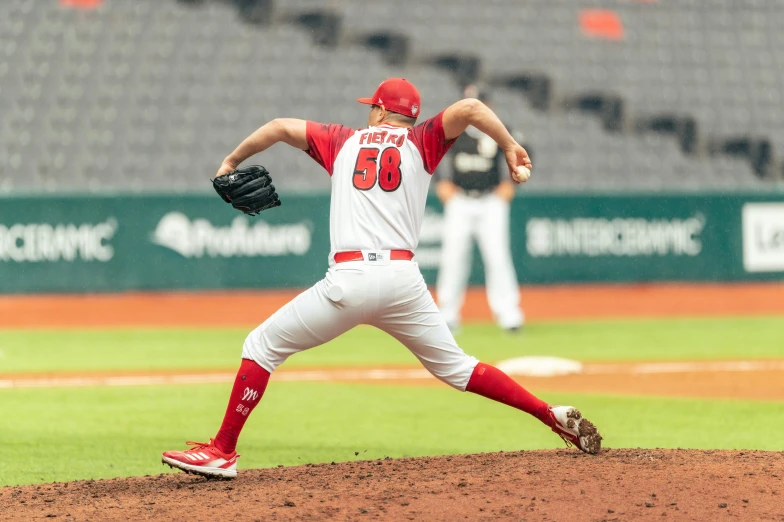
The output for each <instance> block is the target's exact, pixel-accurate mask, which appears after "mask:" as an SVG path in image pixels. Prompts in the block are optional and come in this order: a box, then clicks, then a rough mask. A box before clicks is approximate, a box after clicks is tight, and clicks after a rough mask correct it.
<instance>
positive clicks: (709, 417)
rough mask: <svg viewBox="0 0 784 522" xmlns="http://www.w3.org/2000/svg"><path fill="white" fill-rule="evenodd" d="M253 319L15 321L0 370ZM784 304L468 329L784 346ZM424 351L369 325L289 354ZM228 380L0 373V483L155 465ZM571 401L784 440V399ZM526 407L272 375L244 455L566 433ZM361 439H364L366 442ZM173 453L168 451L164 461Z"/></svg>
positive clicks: (203, 354) (756, 439) (618, 356)
mask: <svg viewBox="0 0 784 522" xmlns="http://www.w3.org/2000/svg"><path fill="white" fill-rule="evenodd" d="M246 332H247V331H246V330H102V331H40V332H39V331H2V332H0V374H5V375H8V374H13V373H18V372H57V371H83V370H90V371H92V370H129V369H135V370H143V369H165V368H171V369H196V368H215V369H222V370H233V369H234V368H236V366H237V364H238V360H239V359H238V358H239V354H240V349H241V345H242V341H243V339H244V336H245V334H246ZM783 339H784V319H782V318H748V319H699V320H636V321H592V322H574V323H540V324H535V325H531V326H530V327H528V328H527V329H526V331H525V332H524V333H523V334H521V335H517V336H512V335H508V334H505V333H503V332H500V331H499V330H497V329H496V328H495V327H493V326H467V327H465V329H464V331H463V333H462V334H461V335H460V336H459V338H458V341H459V342H460V344H461V345H462V346H463V347H464V348H465V349H466V351H468V352H469V353H472V354H474V355H476V356H477V357H479V358H480V359H482V360H486V361H498V360H501V359H505V358H508V357H513V356H518V355H526V354H527V355H543V354H547V355H560V356H565V357H572V358H576V359H580V360H583V361H591V360H635V359H636V360H657V359H658V360H677V359H731V358H743V359H749V358H782V357H784V342H782V340H783ZM383 364H397V365H400V364H411V365H415V364H416V361H415V359H414V358H413V356H411V355H410V354H409V353H408V352H407V351H406V350H405V348H403V347H402V346H400V345H399V344H398V343H397V342H396V341H394V340H393V339H391V338H389V337H387V336H385V335H384V334H383V333H381V332H379V331H377V330H374V329H372V328H359V329H356V330H355V331H352V332H350V333H349V334H348V335H346V336H344V337H342V338H340V339H338V340H336V341H333V342H332V343H329V344H328V345H325V346H323V347H319V348H317V349H314V350H312V351H310V352H308V353H304V354H300V355H298V356H295V357H293V358H292V359H291V360H290V361H289V362H288V363H287V365H288V366H327V365H333V366H348V365H363V366H370V365H372V366H379V365H383ZM229 388H230V385H228V384H225V385H224V384H221V385H187V386H156V387H125V388H122V387H114V388H70V389H0V411H2V415H1V416H0V434H1V435H0V437H1V438H0V442H2V444H0V448H2V449H0V452H2V458H0V485H15V484H27V483H36V482H51V481H65V480H73V479H86V478H100V477H117V476H128V475H144V474H153V473H159V472H162V471H164V468H163V467H162V466H161V464H160V462H159V457H160V452H161V451H163V450H167V449H179V448H181V447H183V442H184V441H185V440H186V439H189V440H193V439H195V440H206V439H207V438H209V437H210V436H212V435H214V432H215V430H216V428H217V426H218V424H219V423H220V419H221V417H222V415H223V409H224V408H225V401H226V399H227V395H228V391H229ZM544 398H545V399H546V400H548V401H550V402H552V403H561V404H573V405H575V406H579V407H580V408H581V409H582V410H583V412H584V413H585V414H586V416H588V417H589V418H591V420H593V421H594V422H595V423H596V424H597V425H599V426H600V427H601V429H602V432H603V433H604V435H605V442H606V445H607V446H609V447H690V448H728V449H729V448H749V449H752V448H753V449H769V450H784V442H782V439H781V438H780V437H775V436H771V433H777V432H780V431H781V430H782V429H784V408H782V407H781V403H770V402H750V401H721V400H695V399H672V398H655V397H644V398H643V397H615V396H599V395H579V396H578V395H564V394H544ZM562 445H563V444H562V443H561V441H560V439H559V438H557V437H556V436H555V435H554V434H552V433H550V432H549V431H548V430H547V429H545V428H544V427H542V426H541V425H539V424H538V422H537V421H535V420H533V419H530V418H528V417H527V416H526V415H524V414H521V413H519V412H517V411H515V410H512V409H510V408H507V407H504V406H502V405H499V404H495V403H491V402H489V401H487V400H485V399H482V398H480V397H477V396H474V395H471V394H463V393H459V392H456V391H454V390H451V389H449V388H447V387H445V386H434V387H422V388H418V387H410V386H405V387H393V386H387V385H359V384H337V383H293V382H288V383H275V382H274V376H273V382H272V383H271V385H270V387H269V389H268V392H267V394H266V395H265V398H264V400H263V401H262V403H261V405H260V406H259V407H258V408H257V409H256V411H255V412H254V414H253V416H252V417H251V419H250V420H249V422H248V426H247V427H246V429H245V432H244V433H243V437H242V438H241V440H240V446H239V452H240V453H241V454H243V457H242V459H241V460H240V467H241V468H242V467H245V468H248V467H263V466H273V465H278V464H283V465H293V464H301V463H307V462H329V461H346V460H355V459H368V458H378V457H384V456H391V457H400V456H415V455H435V454H446V453H468V452H481V451H498V450H518V449H539V448H558V447H562ZM355 452H358V453H359V455H355ZM168 469H169V468H168V467H166V468H165V470H168Z"/></svg>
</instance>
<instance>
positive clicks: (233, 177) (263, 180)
mask: <svg viewBox="0 0 784 522" xmlns="http://www.w3.org/2000/svg"><path fill="white" fill-rule="evenodd" d="M212 186H213V187H214V188H215V192H217V193H218V195H219V196H220V197H221V198H223V201H225V202H226V203H229V204H231V206H232V207H234V208H236V209H237V210H240V211H242V212H245V213H246V214H248V215H250V216H255V215H256V214H258V213H259V212H261V211H263V210H267V209H268V208H272V207H279V206H280V200H279V199H278V194H277V192H275V185H273V184H272V178H271V177H270V174H269V172H267V169H265V168H264V167H262V166H261V165H250V166H248V167H245V168H242V169H237V170H235V171H233V172H229V173H228V174H224V175H223V176H218V177H217V178H215V179H213V180H212Z"/></svg>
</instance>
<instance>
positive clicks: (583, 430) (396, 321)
mask: <svg viewBox="0 0 784 522" xmlns="http://www.w3.org/2000/svg"><path fill="white" fill-rule="evenodd" d="M414 270H415V271H416V275H414V273H413V271H414ZM395 276H396V277H395V283H396V288H403V289H406V290H408V292H409V294H410V296H411V297H412V298H413V299H409V300H401V297H402V295H395V296H394V297H392V298H391V299H390V306H389V307H387V309H386V312H385V313H384V314H383V315H382V316H381V317H379V319H378V320H377V321H376V322H374V323H373V325H374V326H376V327H377V328H380V329H382V330H384V331H385V332H387V333H389V334H390V335H392V336H393V337H395V339H397V340H398V341H400V342H401V343H403V344H404V345H405V346H406V347H407V348H408V349H409V350H411V352H412V353H413V354H414V355H415V356H416V357H417V359H419V361H420V362H421V363H422V364H423V365H424V366H425V368H427V370H428V371H429V372H430V373H432V374H433V375H434V376H435V377H437V378H438V379H440V380H441V381H443V382H445V383H446V384H449V385H450V386H452V387H454V388H457V389H458V390H461V391H469V392H472V393H475V394H477V395H481V396H483V397H486V398H488V399H492V400H494V401H497V402H500V403H502V404H506V405H508V406H511V407H513V408H516V409H518V410H521V411H524V412H526V413H528V414H530V415H533V416H534V417H536V418H537V419H539V420H540V421H541V422H543V423H544V424H545V425H547V426H548V427H549V428H551V429H552V430H553V431H555V432H556V433H557V434H558V435H559V436H561V437H562V438H564V440H567V441H568V442H569V443H572V444H574V445H575V446H577V447H578V448H580V449H581V450H583V451H585V452H587V453H598V452H599V449H600V448H601V440H602V438H601V435H599V432H598V431H597V430H596V428H595V427H594V426H593V424H591V423H590V422H589V421H588V420H587V419H584V418H583V417H582V416H581V415H580V413H579V412H578V411H577V410H576V409H574V408H572V407H569V406H555V407H551V406H550V405H548V404H547V403H546V402H544V401H543V400H541V399H539V398H538V397H536V396H535V395H533V394H532V393H530V392H529V391H528V390H526V389H525V388H523V387H522V386H521V385H520V384H519V383H517V382H516V381H515V380H514V379H512V378H511V377H509V376H508V375H506V374H505V373H504V372H502V371H501V370H499V369H498V368H495V367H493V366H491V365H489V364H484V363H480V362H479V361H478V360H477V359H475V358H474V357H471V356H469V355H466V353H465V352H464V351H463V350H462V349H461V348H460V347H459V346H457V343H456V342H455V338H454V336H453V335H452V333H451V332H450V331H449V328H448V327H447V325H446V322H445V321H444V319H443V317H442V316H441V315H440V314H439V312H438V308H437V307H436V305H435V302H433V298H432V296H431V295H430V292H428V291H427V288H426V287H425V283H424V280H423V279H422V276H421V274H419V270H418V269H417V267H416V264H413V263H412V264H411V268H410V269H408V270H405V271H400V272H396V274H395ZM417 276H418V277H417Z"/></svg>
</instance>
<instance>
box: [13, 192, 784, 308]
mask: <svg viewBox="0 0 784 522" xmlns="http://www.w3.org/2000/svg"><path fill="white" fill-rule="evenodd" d="M282 199H283V205H282V206H281V207H278V208H275V209H272V210H270V211H267V212H264V213H263V214H262V215H261V216H257V217H246V216H244V215H242V214H239V213H237V212H235V211H233V210H232V209H230V208H229V207H228V206H227V205H225V204H224V203H223V202H221V201H220V200H218V198H216V197H215V196H214V195H212V194H204V195H122V196H120V195H103V196H89V197H88V196H84V197H83V196H51V197H21V196H19V197H3V198H0V293H23V292H25V293H26V292H110V291H111V292H113V291H123V290H139V289H141V290H156V289H210V288H245V287H247V288H275V287H305V286H309V285H311V284H312V283H313V282H315V281H316V280H317V279H318V278H320V277H321V276H322V275H323V273H324V271H325V270H326V268H327V256H328V254H329V197H328V196H326V195H284V197H283V198H282ZM511 217H512V224H511V228H512V253H513V256H514V261H515V266H516V268H517V273H518V277H519V280H520V282H521V283H525V284H553V283H575V282H636V281H640V282H642V281H738V280H771V279H784V195H782V194H781V193H776V194H769V195H766V194H731V195H730V194H706V195H695V194H682V195H678V194H670V195H590V196H583V195H542V194H533V195H531V194H529V195H524V196H520V197H518V198H516V199H515V200H514V202H513V204H512V207H511ZM442 228H443V219H442V214H441V207H440V205H439V204H438V202H437V201H435V200H431V201H430V202H429V204H428V208H427V212H426V215H425V220H424V223H423V227H422V241H421V244H420V248H419V249H418V250H417V259H418V261H419V263H420V266H421V267H422V271H423V272H424V273H425V277H426V279H427V280H428V282H430V283H432V282H434V281H435V276H436V270H437V266H438V262H439V259H440V241H441V239H440V238H441V231H442ZM471 281H472V283H474V284H481V283H482V282H483V276H482V266H481V261H480V260H479V257H478V254H477V253H476V252H475V257H474V265H473V270H472V275H471Z"/></svg>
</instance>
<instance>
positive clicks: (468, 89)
mask: <svg viewBox="0 0 784 522" xmlns="http://www.w3.org/2000/svg"><path fill="white" fill-rule="evenodd" d="M463 96H465V97H466V98H476V99H477V100H479V101H482V102H488V101H490V98H492V94H491V93H490V88H489V87H487V86H486V85H483V84H479V85H477V84H474V83H469V84H468V85H466V86H465V87H464V88H463Z"/></svg>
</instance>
